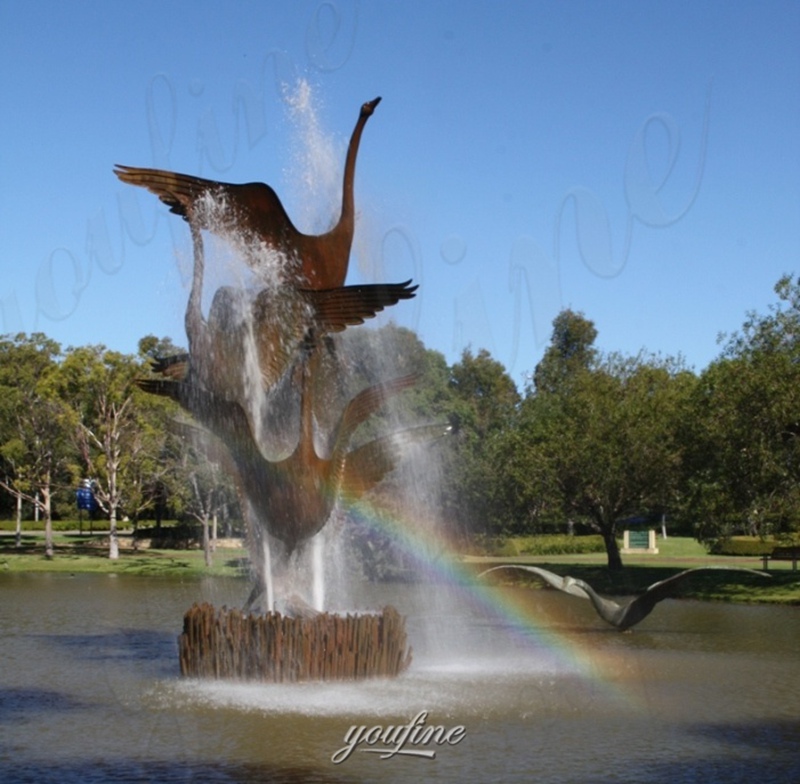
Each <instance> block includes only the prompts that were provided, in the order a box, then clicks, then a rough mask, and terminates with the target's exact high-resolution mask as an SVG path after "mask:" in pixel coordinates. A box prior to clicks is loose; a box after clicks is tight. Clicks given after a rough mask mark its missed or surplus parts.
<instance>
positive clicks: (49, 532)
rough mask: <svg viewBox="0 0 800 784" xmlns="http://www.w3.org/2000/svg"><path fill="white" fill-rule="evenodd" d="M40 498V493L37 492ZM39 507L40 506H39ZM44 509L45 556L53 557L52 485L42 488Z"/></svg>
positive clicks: (37, 496)
mask: <svg viewBox="0 0 800 784" xmlns="http://www.w3.org/2000/svg"><path fill="white" fill-rule="evenodd" d="M36 498H37V500H38V498H39V494H38V493H37V494H36ZM37 508H38V507H37ZM42 509H43V511H44V555H45V558H52V557H53V515H52V504H51V503H50V486H49V485H48V486H47V487H46V488H43V489H42Z"/></svg>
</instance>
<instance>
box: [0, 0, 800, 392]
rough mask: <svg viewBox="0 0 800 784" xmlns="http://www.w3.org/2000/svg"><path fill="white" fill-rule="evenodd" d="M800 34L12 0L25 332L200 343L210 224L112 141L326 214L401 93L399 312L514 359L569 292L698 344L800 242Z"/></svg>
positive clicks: (667, 350) (452, 352)
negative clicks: (198, 295)
mask: <svg viewBox="0 0 800 784" xmlns="http://www.w3.org/2000/svg"><path fill="white" fill-rule="evenodd" d="M798 41H800V5H798V4H797V3H795V2H758V3H756V2H736V3H730V2H685V3H684V2H669V3H666V2H665V3H653V2H648V3H642V2H532V1H531V2H502V1H500V2H491V3H490V2H477V1H475V2H458V1H453V2H436V1H435V0H432V1H430V2H415V1H413V0H412V1H409V0H404V1H403V2H400V1H398V2H395V1H394V0H386V1H385V2H377V1H373V2H370V1H369V0H361V2H356V1H355V0H326V1H321V0H306V2H291V3H290V2H269V1H265V0H262V1H261V2H254V1H251V2H244V1H241V2H230V3H220V2H202V1H201V2H183V1H181V0H177V1H175V2H167V3H164V2H128V3H116V2H114V3H110V2H109V3H94V2H70V3H62V2H41V1H40V0H32V1H31V2H22V1H21V0H0V96H1V97H2V112H0V139H1V140H2V144H0V265H1V266H0V269H1V270H2V275H1V276H0V332H18V331H25V332H33V331H43V332H45V333H47V334H48V335H50V336H51V337H53V338H55V339H56V340H58V341H60V342H61V343H62V344H63V345H65V346H67V345H83V344H87V343H103V344H105V345H107V346H109V347H110V348H114V349H118V350H121V351H124V352H133V351H135V349H136V345H137V342H138V340H139V338H141V337H142V336H143V335H146V334H150V333H153V334H157V335H169V336H171V337H172V338H173V339H174V340H175V342H176V343H179V344H184V343H185V336H184V332H183V310H184V308H185V304H186V296H187V293H188V290H187V282H186V272H187V263H188V254H189V242H188V231H187V228H186V225H185V224H184V223H183V221H181V220H180V219H178V218H176V217H174V216H172V215H170V214H169V213H168V211H167V210H166V208H165V207H164V206H163V205H161V203H160V202H158V200H157V199H156V198H155V197H153V196H151V195H150V194H148V193H146V192H144V191H141V190H140V189H136V188H132V187H130V186H126V185H123V184H122V183H120V182H119V181H118V180H117V179H116V178H115V177H114V176H113V174H112V167H113V165H114V164H115V163H122V164H128V165H134V166H157V167H161V168H169V169H174V170H176V171H182V172H187V173H192V174H198V175H201V176H206V177H211V178H213V179H219V180H223V181H229V182H247V181H253V180H261V181H265V182H269V183H270V184H271V185H273V186H274V187H275V188H276V189H277V190H278V192H279V194H280V195H281V197H282V199H283V201H284V204H285V205H286V206H287V209H288V211H289V213H290V215H292V217H293V218H294V220H295V222H296V223H297V224H298V225H299V226H300V228H302V229H305V230H308V231H319V230H321V229H323V228H324V227H325V224H326V222H327V221H328V220H330V217H331V215H332V214H333V213H334V212H335V210H336V209H338V204H337V201H338V197H339V191H338V176H339V175H338V173H337V170H338V168H339V167H341V165H342V162H343V158H344V149H345V145H346V142H347V139H348V138H349V135H350V132H351V130H352V127H353V124H354V122H355V119H356V117H357V114H358V108H359V107H360V105H361V103H363V102H364V101H366V100H369V99H371V98H374V97H375V96H377V95H380V96H382V97H383V102H382V103H381V104H380V106H379V107H378V108H377V110H376V112H375V115H374V116H373V117H372V118H371V119H370V121H369V123H368V124H367V127H366V130H365V133H364V137H363V140H362V144H361V152H360V156H359V161H358V170H357V174H356V206H357V209H358V212H359V221H358V225H357V229H356V239H355V243H354V255H353V258H352V261H351V267H350V274H349V277H348V280H349V281H350V282H360V281H374V280H391V281H399V280H403V279H405V278H408V277H413V278H414V279H415V280H417V281H418V282H419V283H420V285H421V288H420V292H419V296H418V297H417V299H416V300H415V301H414V302H413V303H401V304H400V305H398V306H396V307H395V308H394V309H392V311H391V314H390V315H391V317H392V318H393V319H394V320H396V321H397V322H399V323H401V324H403V325H405V326H409V327H412V328H414V329H416V330H417V331H418V332H419V334H420V336H421V337H422V339H423V340H424V341H425V343H426V345H427V346H428V347H430V348H434V349H437V350H439V351H441V352H443V353H444V354H445V356H446V357H447V359H448V361H449V362H454V361H456V360H457V359H458V358H459V356H460V354H461V352H462V350H463V349H464V348H465V347H466V346H471V347H472V348H473V350H477V349H479V348H487V349H488V350H489V351H490V352H491V353H492V355H493V356H494V357H495V358H497V359H498V360H500V361H501V362H502V363H503V364H504V365H505V366H506V367H507V369H508V371H509V373H510V374H511V375H512V377H513V378H514V380H515V381H517V382H518V383H521V382H522V381H523V379H524V376H525V374H526V373H529V372H531V371H532V370H533V368H534V367H535V364H536V362H537V361H538V360H539V358H540V357H541V354H542V352H543V350H544V348H545V347H546V345H547V342H548V340H549V336H550V327H551V322H552V320H553V318H554V317H555V316H556V314H557V313H558V312H559V311H560V310H561V309H562V308H565V307H571V308H573V309H575V310H580V311H583V312H584V313H585V314H586V316H587V317H588V318H591V319H592V320H593V321H594V322H595V325H596V327H597V329H598V331H599V337H598V345H599V347H600V348H601V349H603V350H606V351H621V352H623V353H626V354H633V353H636V352H638V351H639V350H640V349H642V348H644V349H647V350H649V351H653V352H660V353H662V354H669V355H675V354H679V353H680V354H682V355H683V356H684V357H685V358H686V361H687V363H688V364H689V365H690V366H693V367H694V368H695V369H696V370H701V369H702V368H704V367H705V366H706V365H707V364H708V362H710V361H711V360H712V359H714V358H715V357H716V356H717V355H718V354H719V350H720V347H719V345H718V343H717V335H718V333H719V332H720V331H727V332H730V331H733V330H735V329H737V328H738V327H739V326H740V325H741V324H742V321H743V319H744V317H745V314H746V312H747V311H748V310H750V309H756V310H758V311H761V312H764V311H766V309H767V307H768V305H769V304H770V303H772V302H774V301H775V299H776V298H775V295H774V293H773V291H772V287H773V285H774V283H775V282H776V280H777V279H778V277H779V276H780V275H781V274H782V273H784V272H797V271H798V267H799V266H800V265H799V264H798V261H800V141H799V140H800V46H798ZM298 83H304V84H306V85H307V86H308V88H309V90H310V104H309V106H310V111H309V112H307V113H305V114H302V113H301V115H300V116H297V114H296V113H295V114H293V113H292V112H291V111H290V108H289V105H288V102H287V99H286V98H287V95H297V85H298ZM286 85H288V88H287V87H286ZM287 89H288V92H287ZM312 121H313V122H312ZM314 123H316V124H314ZM315 172H316V173H317V174H316V175H315ZM320 172H321V180H320V179H319V176H318V175H319V173H320ZM309 173H310V174H312V175H315V177H312V181H311V184H309V183H308V182H307V181H306V179H305V177H306V175H308V174H309ZM331 178H333V179H332V180H331ZM331 181H332V182H333V185H331Z"/></svg>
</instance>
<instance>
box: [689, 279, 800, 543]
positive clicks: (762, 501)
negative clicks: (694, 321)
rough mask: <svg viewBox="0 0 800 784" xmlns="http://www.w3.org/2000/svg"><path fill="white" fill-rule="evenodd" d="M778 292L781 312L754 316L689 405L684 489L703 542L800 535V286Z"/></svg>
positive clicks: (782, 286)
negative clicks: (744, 536) (743, 535)
mask: <svg viewBox="0 0 800 784" xmlns="http://www.w3.org/2000/svg"><path fill="white" fill-rule="evenodd" d="M775 290H776V292H777V293H778V295H779V298H780V300H781V301H782V302H783V303H785V304H784V306H783V307H781V306H775V307H773V308H771V309H770V312H769V313H768V314H767V315H766V316H758V315H756V314H749V316H748V319H747V321H746V322H745V324H744V326H743V329H742V331H741V332H740V333H737V334H735V335H734V336H733V337H731V338H730V339H729V340H728V343H727V346H726V348H725V350H724V352H723V355H722V357H720V359H718V360H717V361H716V362H714V363H712V364H711V365H710V366H709V367H708V368H707V369H706V370H705V371H704V372H703V374H702V376H701V378H700V383H699V384H698V385H697V388H696V393H695V396H694V399H693V401H692V412H693V417H692V419H691V420H690V421H689V423H688V425H687V431H688V432H689V435H688V437H687V441H689V442H690V444H691V450H690V452H689V454H688V456H687V460H686V473H687V487H688V492H689V493H690V497H691V502H692V505H693V507H694V510H695V512H696V513H697V516H698V518H699V519H701V520H702V521H703V522H702V524H700V525H698V527H697V535H698V538H700V539H701V540H703V541H707V542H714V541H716V540H718V539H723V538H726V537H728V536H730V535H731V534H734V533H748V534H752V535H758V536H767V535H770V534H781V533H789V532H792V531H798V530H800V279H798V280H797V281H794V282H793V281H792V279H791V278H790V277H788V276H786V277H784V278H781V280H780V281H779V282H778V284H777V285H776V289H775Z"/></svg>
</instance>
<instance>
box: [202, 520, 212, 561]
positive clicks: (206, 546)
mask: <svg viewBox="0 0 800 784" xmlns="http://www.w3.org/2000/svg"><path fill="white" fill-rule="evenodd" d="M208 528H209V524H208V514H207V513H206V514H204V515H203V553H204V555H205V559H206V566H211V563H212V561H211V538H210V537H209V535H208Z"/></svg>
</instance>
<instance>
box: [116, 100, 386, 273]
mask: <svg viewBox="0 0 800 784" xmlns="http://www.w3.org/2000/svg"><path fill="white" fill-rule="evenodd" d="M380 100H381V99H380V98H376V99H375V100H373V101H370V102H369V103H365V104H364V105H363V106H362V107H361V112H360V113H359V116H358V121H357V122H356V126H355V128H354V129H353V134H352V136H351V138H350V145H349V147H348V149H347V157H346V159H345V165H344V182H343V185H342V208H341V213H340V215H339V220H338V221H337V223H336V225H335V226H334V227H333V228H332V229H330V230H329V231H327V232H325V233H324V234H303V233H302V232H300V231H298V229H297V228H296V227H295V225H294V224H293V223H292V221H291V219H290V218H289V216H288V214H287V213H286V210H285V209H284V207H283V205H282V204H281V201H280V199H279V198H278V195H277V194H276V193H275V191H274V190H273V189H272V188H271V187H270V186H269V185H266V184H264V183H261V182H251V183H246V184H242V185H234V184H228V183H224V182H215V181H213V180H205V179H202V178H200V177H193V176H191V175H188V174H178V173H177V172H169V171H163V170H161V169H142V168H137V167H134V166H121V165H118V166H117V167H116V169H115V173H116V175H117V176H118V177H119V178H120V179H121V180H122V181H123V182H127V183H130V184H131V185H139V186H141V187H143V188H147V189H148V190H149V191H151V192H152V193H154V194H155V195H156V196H158V198H159V199H161V201H163V202H164V203H165V204H166V205H167V206H168V207H169V208H170V211H171V212H174V213H175V214H176V215H180V216H181V217H183V218H184V219H186V220H187V221H189V223H190V224H194V225H196V226H197V227H198V228H202V229H208V230H210V231H215V232H222V233H233V234H237V235H242V236H244V238H245V240H246V241H251V242H263V243H264V244H265V245H267V246H268V247H270V248H273V249H274V250H276V251H279V252H281V253H283V254H284V255H285V256H286V258H287V259H289V261H290V263H292V264H296V266H297V269H296V271H295V272H296V274H295V275H294V276H293V280H294V283H295V284H296V285H298V286H300V287H304V288H310V289H332V288H337V287H338V286H341V285H342V284H343V283H344V281H345V278H346V276H347V267H348V263H349V260H350V248H351V246H352V244H353V230H354V227H355V203H354V198H353V180H354V178H355V170H356V156H357V155H358V146H359V143H360V142H361V134H362V132H363V130H364V126H365V125H366V122H367V120H368V119H369V118H370V116H371V115H372V113H373V112H374V111H375V107H376V106H377V105H378V103H379V102H380ZM207 198H210V199H211V200H213V201H214V202H216V204H217V205H218V206H219V209H218V210H215V218H216V219H215V220H214V222H213V224H212V223H211V222H209V220H208V218H207V216H206V215H205V210H199V209H198V205H199V204H200V202H201V201H202V200H203V199H207ZM248 258H249V259H250V260H251V262H252V263H256V264H257V263H258V256H257V255H252V256H249V257H248Z"/></svg>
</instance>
